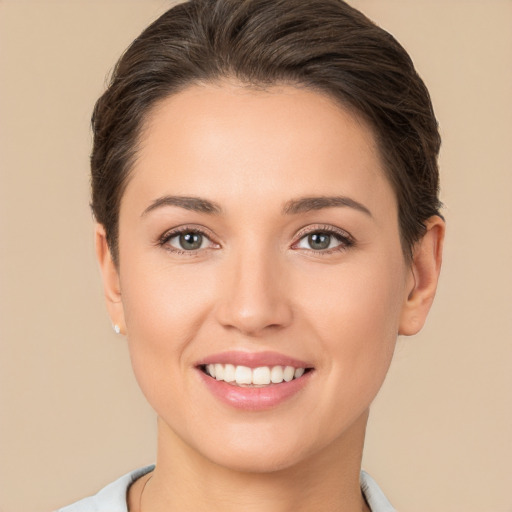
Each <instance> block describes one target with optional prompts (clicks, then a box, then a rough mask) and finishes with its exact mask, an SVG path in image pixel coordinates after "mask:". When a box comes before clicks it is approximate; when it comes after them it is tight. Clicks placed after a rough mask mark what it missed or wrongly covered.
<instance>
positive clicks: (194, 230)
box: [157, 225, 355, 256]
mask: <svg viewBox="0 0 512 512" xmlns="http://www.w3.org/2000/svg"><path fill="white" fill-rule="evenodd" d="M184 233H190V234H197V235H202V236H204V237H205V238H207V239H208V240H209V241H210V243H212V244H214V245H216V246H219V244H218V243H216V242H213V240H212V235H211V234H210V233H209V231H207V230H205V229H204V228H201V227H198V226H181V227H179V228H175V229H172V230H170V231H166V232H165V233H164V234H163V235H162V236H161V237H160V238H159V239H158V242H157V244H158V245H159V246H161V247H163V248H165V249H166V250H167V251H169V252H172V253H173V254H179V255H187V256H196V255H197V254H198V252H199V251H202V250H204V249H194V250H188V251H187V250H184V249H183V250H181V249H177V248H176V247H172V246H171V245H170V244H169V240H171V239H172V238H174V237H176V236H179V235H181V234H184ZM313 234H327V235H330V236H333V237H334V238H335V239H336V240H337V241H338V242H340V244H339V245H337V246H336V247H333V248H331V249H325V250H316V249H304V250H306V251H308V252H312V253H314V254H317V255H321V256H327V255H330V254H332V253H336V252H343V251H346V250H347V249H349V248H350V247H353V246H354V245H355V240H354V239H353V238H352V236H351V235H349V234H348V233H347V232H346V231H343V230H341V229H337V228H334V227H333V226H329V225H315V226H308V227H307V228H305V229H303V230H301V231H299V233H298V234H297V239H298V240H297V242H294V243H293V244H292V246H291V247H292V248H296V247H297V245H298V244H299V243H300V242H301V241H302V239H303V238H305V237H307V236H310V235H313Z"/></svg>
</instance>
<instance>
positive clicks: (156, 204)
mask: <svg viewBox="0 0 512 512" xmlns="http://www.w3.org/2000/svg"><path fill="white" fill-rule="evenodd" d="M162 206H178V207H179V208H185V210H192V211H195V212H200V213H209V214H217V215H218V214H220V213H222V208H221V207H220V206H219V205H218V204H217V203H214V202H213V201H209V200H208V199H203V198H201V197H188V196H162V197H159V198H158V199H155V200H154V201H153V202H152V203H151V204H150V205H149V206H148V207H147V208H146V209H145V210H144V211H143V212H142V215H141V217H143V216H144V215H147V214H148V213H149V212H152V211H153V210H156V209H157V208H161V207H162Z"/></svg>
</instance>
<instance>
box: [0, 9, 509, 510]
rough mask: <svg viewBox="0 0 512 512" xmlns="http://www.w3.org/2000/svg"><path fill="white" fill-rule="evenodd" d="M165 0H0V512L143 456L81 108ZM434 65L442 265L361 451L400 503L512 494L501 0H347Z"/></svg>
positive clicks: (150, 450) (38, 505) (50, 504)
mask: <svg viewBox="0 0 512 512" xmlns="http://www.w3.org/2000/svg"><path fill="white" fill-rule="evenodd" d="M170 4H171V2H166V1H163V0H158V1H157V0H151V1H150V0H143V1H142V0H140V1H136V0H122V1H112V0H102V1H92V0H66V1H64V0H62V1H25V0H0V343H1V349H0V350H1V353H0V415H1V416H0V511H1V512H35V511H45V510H46V511H49V510H52V509H54V508H56V507H57V506H61V505H65V504H67V503H70V502H72V501H75V500H77V499H78V498H81V497H83V496H85V495H88V494H91V493H94V492H96V491H97V490H98V489H99V488H101V487H103V486H104V485H105V484H107V483H108V482H110V481H112V480H113V479H115V478H117V477H118V476H120V475H121V474H124V473H126V472H128V471H130V470H132V469H134V468H136V467H138V466H141V465H143V464H146V463H150V462H152V461H153V459H154V453H155V432H156V428H155V419H154V415H153V413H152V411H151V410H150V408H149V406H148V405H146V403H145V401H144V399H143V397H142V395H141V393H140V392H139V390H138V388H137V385H136V383H135V381H134V378H133V377H132V374H131V368H130V364H129V358H128V355H127V350H126V347H125V342H124V339H123V338H121V337H116V336H115V335H114V333H113V332H112V331H111V327H110V323H109V320H108V317H107V314H106V312H105V310H104V306H103V297H102V291H101V286H100V280H99V272H98V270H97V266H96V262H95V259H94V250H93V239H92V219H91V214H90V211H89V208H88V200H89V198H88V194H89V178H88V156H89V152H90V143H91V135H90V129H89V118H90V114H91V110H92V106H93V104H94V101H95V99H96V98H97V97H98V96H99V94H100V93H101V92H102V90H103V89H104V85H105V77H106V75H107V72H108V71H109V70H110V69H111V68H112V66H113V65H114V63H115V61H116V60H117V58H118V56H119V55H120V54H121V52H122V51H123V49H124V48H125V47H126V45H127V44H128V43H129V42H130V41H131V40H132V39H133V38H134V37H135V36H136V35H137V34H138V33H139V32H140V31H141V30H142V29H143V28H144V27H145V26H146V25H147V24H148V23H149V22H151V21H152V20H153V19H155V18H156V17H157V16H158V15H159V14H160V13H162V12H163V11H164V10H165V9H167V8H168V7H169V6H170ZM352 4H353V5H355V6H356V7H358V8H360V9H361V10H363V12H365V13H366V14H367V15H368V16H369V17H371V18H372V19H374V20H375V21H376V22H377V23H379V24H380V25H382V26H383V27H384V28H386V29H387V30H389V31H390V32H391V33H393V34H394V35H395V36H396V37H397V38H398V39H399V41H400V42H401V43H402V44H403V45H404V46H405V47H406V49H407V50H408V51H409V52H410V53H411V55H412V56H413V59H414V61H415V63H416V66H417V69H418V70H419V72H420V74H421V75H422V77H423V78H424V80H425V81H426V83H427V85H428V87H429V89H430V91H431V94H432V98H433V102H434V106H435V109H436V113H437V116H438V119H439V122H440V126H441V132H442V136H443V148H442V155H441V160H440V164H441V172H442V193H441V196H442V200H443V201H444V203H445V205H446V207H445V210H444V214H445V216H446V219H447V223H448V234H447V241H446V251H445V262H444V267H443V272H442V279H441V284H440V288H439V291H438V297H437V300H436V303H435V304H434V307H433V310H432V312H431V315H430V318H429V320H428V324H427V326H426V327H425V329H424V330H423V331H422V333H421V334H420V335H418V336H416V337H414V338H403V339H400V340H399V344H398V347H397V351H396V356H395V360H394V362H393V365H392V367H391V370H390V373H389V376H388V379H387V381H386V383H385V385H384V387H383V389H382V391H381V393H380V395H379V396H378V398H377V400H376V401H375V403H374V406H373V410H372V415H371V418H370V424H369V428H368V436H367V445H366V452H365V457H364V461H363V463H364V464H363V466H364V467H365V468H366V470H367V471H369V472H370V473H371V474H372V475H373V476H374V477H375V479H376V480H377V481H378V482H379V484H380V485H381V487H382V488H383V489H384V491H385V493H386V494H387V495H388V497H389V498H390V500H391V501H392V503H393V504H394V505H395V506H396V507H397V508H398V510H399V511H402V512H437V511H438V512H511V511H512V493H511V489H512V470H511V466H512V463H511V461H512V437H511V432H512V200H511V191H512V165H511V164H512V159H511V147H512V101H511V96H512V2H511V1H510V0H358V1H356V0H354V1H353V2H352Z"/></svg>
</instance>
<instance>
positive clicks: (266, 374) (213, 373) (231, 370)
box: [201, 363, 309, 387]
mask: <svg viewBox="0 0 512 512" xmlns="http://www.w3.org/2000/svg"><path fill="white" fill-rule="evenodd" d="M201 370H202V371H203V372H204V373H206V374H207V375H209V376H210V377H212V378H214V379H216V380H218V381H224V382H226V383H228V384H231V385H233V386H241V387H263V386H271V385H274V384H281V383H283V382H290V381H292V380H294V379H298V378H300V377H302V376H303V375H304V373H306V372H307V371H308V370H309V369H308V368H302V367H298V368H296V367H294V366H281V365H276V366H272V367H270V366H259V367H257V368H250V367H248V366H242V365H233V364H219V363H215V364H213V363H211V364H207V365H202V366H201Z"/></svg>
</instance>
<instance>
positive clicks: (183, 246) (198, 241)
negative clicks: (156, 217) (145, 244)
mask: <svg viewBox="0 0 512 512" xmlns="http://www.w3.org/2000/svg"><path fill="white" fill-rule="evenodd" d="M159 244H160V245H161V246H163V247H165V248H167V249H169V250H170V251H172V252H177V253H186V252H189V253H193V252H195V251H199V250H201V249H208V248H211V247H217V246H218V245H217V244H215V243H214V242H212V240H211V238H210V237H209V236H208V235H207V234H206V233H204V232H202V231H200V230H198V229H192V228H187V227H184V228H181V229H174V230H172V231H169V232H167V233H165V234H164V235H163V236H162V237H161V239H160V241H159Z"/></svg>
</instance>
